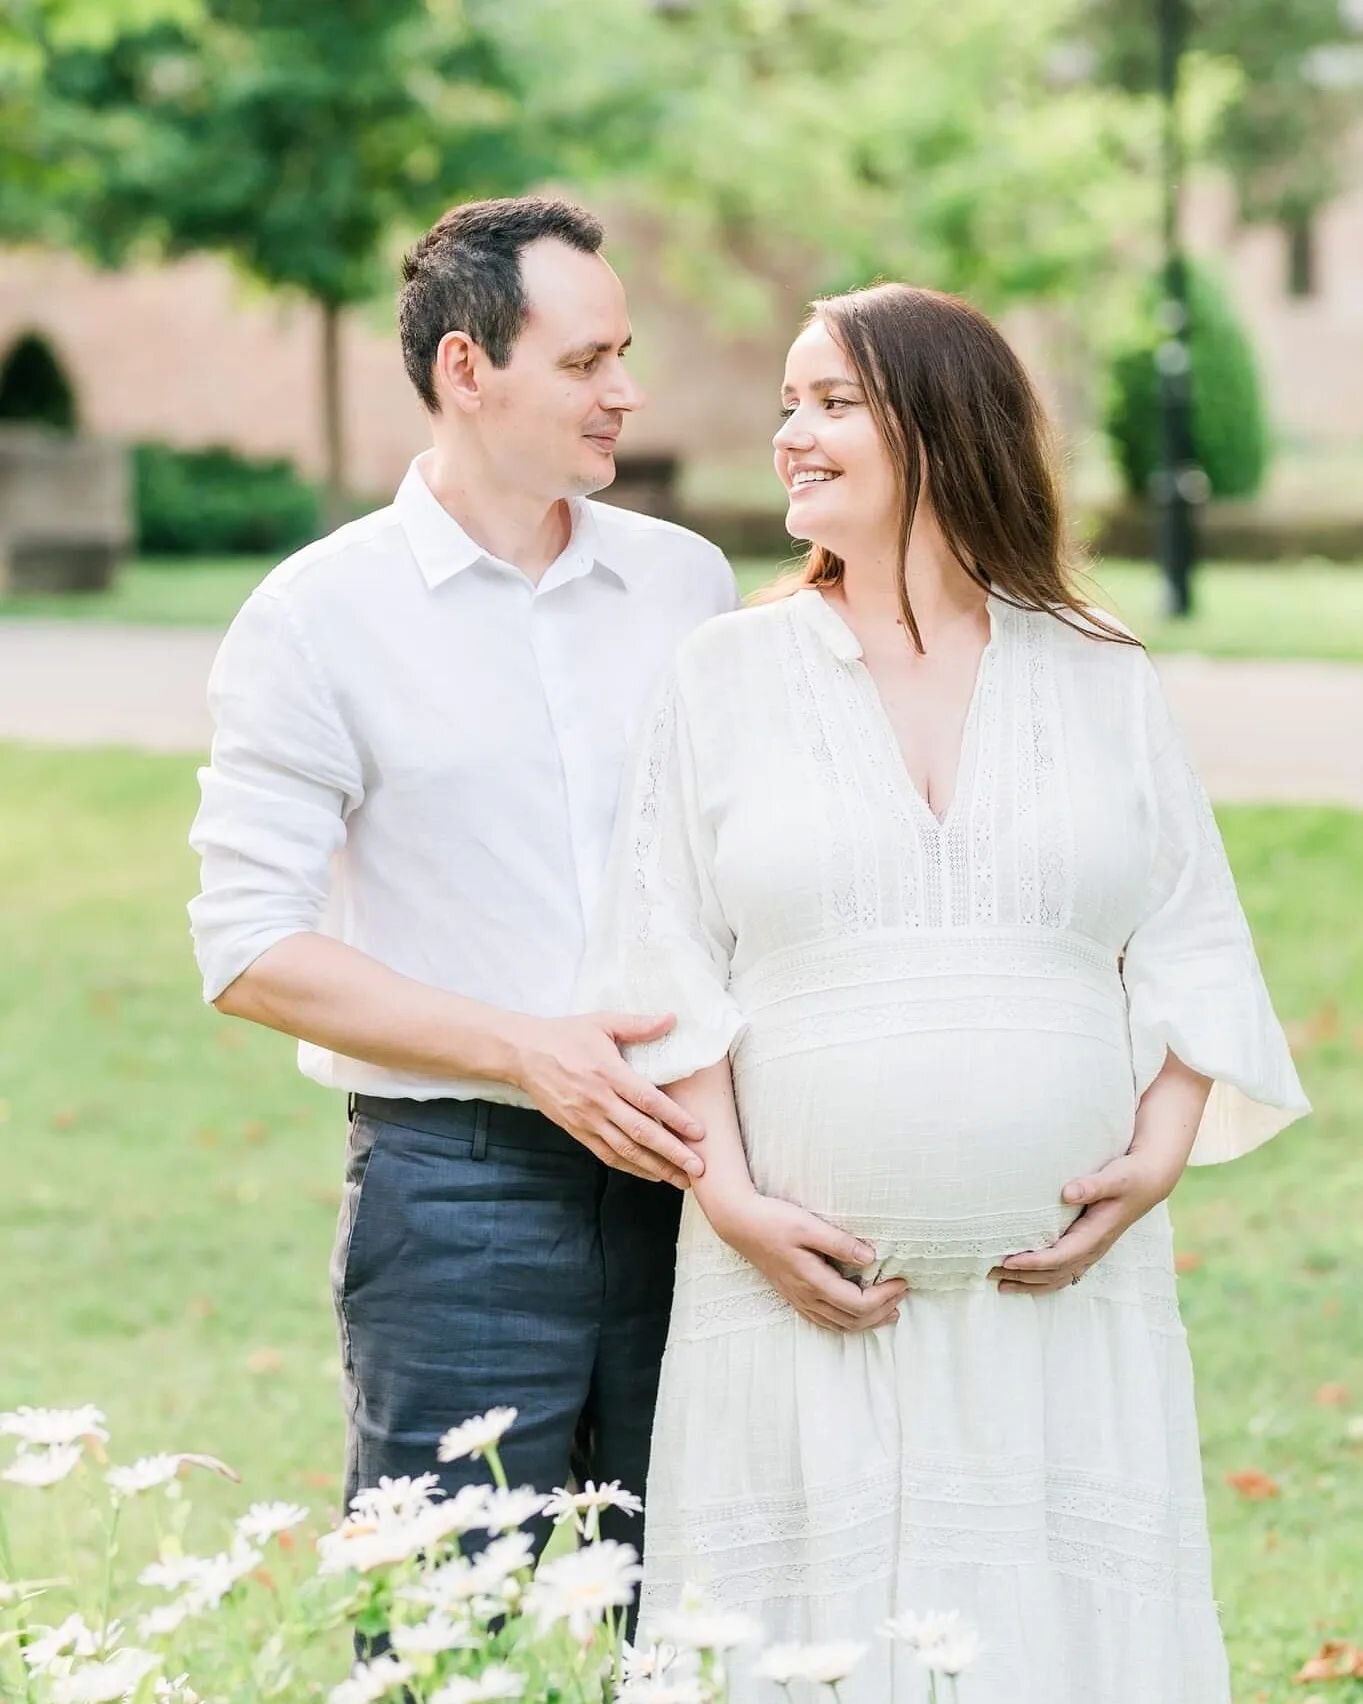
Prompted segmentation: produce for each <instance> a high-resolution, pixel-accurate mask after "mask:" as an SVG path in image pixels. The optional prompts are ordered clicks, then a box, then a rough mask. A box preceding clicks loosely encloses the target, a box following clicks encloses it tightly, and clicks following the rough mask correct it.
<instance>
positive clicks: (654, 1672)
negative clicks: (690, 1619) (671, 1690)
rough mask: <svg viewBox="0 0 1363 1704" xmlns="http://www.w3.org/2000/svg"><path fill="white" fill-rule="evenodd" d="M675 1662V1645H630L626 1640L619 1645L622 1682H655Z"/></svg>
mask: <svg viewBox="0 0 1363 1704" xmlns="http://www.w3.org/2000/svg"><path fill="white" fill-rule="evenodd" d="M676 1662H677V1648H676V1646H675V1645H657V1644H650V1645H648V1646H644V1645H637V1644H636V1645H631V1644H630V1642H629V1640H628V1639H625V1640H623V1641H622V1642H621V1645H620V1675H621V1678H622V1679H623V1680H627V1681H629V1680H657V1679H658V1677H659V1676H660V1675H664V1674H666V1673H667V1672H668V1670H669V1669H671V1668H673V1667H674V1666H675V1665H676Z"/></svg>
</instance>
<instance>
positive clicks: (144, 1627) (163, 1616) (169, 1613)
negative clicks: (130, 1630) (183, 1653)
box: [137, 1598, 193, 1640]
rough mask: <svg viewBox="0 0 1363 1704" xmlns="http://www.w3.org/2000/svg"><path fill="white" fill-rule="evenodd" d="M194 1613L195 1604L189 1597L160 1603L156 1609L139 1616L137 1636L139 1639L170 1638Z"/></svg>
mask: <svg viewBox="0 0 1363 1704" xmlns="http://www.w3.org/2000/svg"><path fill="white" fill-rule="evenodd" d="M192 1614H193V1605H192V1604H191V1603H190V1601H189V1599H188V1598H176V1599H175V1600H174V1601H173V1602H171V1603H159V1604H157V1606H156V1608H155V1609H149V1610H148V1611H147V1613H146V1614H145V1615H143V1616H139V1617H138V1621H137V1637H138V1638H139V1639H153V1640H154V1639H168V1638H169V1637H170V1636H171V1634H172V1633H177V1632H178V1631H179V1630H180V1628H181V1627H182V1626H183V1625H184V1623H185V1622H186V1621H187V1620H188V1619H189V1617H190V1615H192Z"/></svg>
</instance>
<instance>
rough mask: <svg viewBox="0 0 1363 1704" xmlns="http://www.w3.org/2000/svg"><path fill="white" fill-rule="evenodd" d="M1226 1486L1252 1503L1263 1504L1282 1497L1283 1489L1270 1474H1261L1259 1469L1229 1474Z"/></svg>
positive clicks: (1247, 1469)
mask: <svg viewBox="0 0 1363 1704" xmlns="http://www.w3.org/2000/svg"><path fill="white" fill-rule="evenodd" d="M1226 1484H1227V1485H1229V1486H1231V1487H1232V1489H1234V1490H1236V1491H1238V1492H1239V1493H1240V1495H1241V1496H1242V1497H1244V1498H1246V1499H1248V1501H1249V1502H1251V1503H1263V1502H1266V1501H1267V1500H1268V1498H1270V1497H1280V1496H1281V1495H1282V1487H1281V1486H1280V1485H1279V1484H1278V1482H1277V1480H1276V1479H1270V1478H1269V1476H1268V1474H1266V1473H1261V1472H1260V1471H1259V1469H1258V1468H1257V1467H1251V1468H1246V1469H1245V1471H1244V1472H1243V1473H1228V1474H1227V1475H1226Z"/></svg>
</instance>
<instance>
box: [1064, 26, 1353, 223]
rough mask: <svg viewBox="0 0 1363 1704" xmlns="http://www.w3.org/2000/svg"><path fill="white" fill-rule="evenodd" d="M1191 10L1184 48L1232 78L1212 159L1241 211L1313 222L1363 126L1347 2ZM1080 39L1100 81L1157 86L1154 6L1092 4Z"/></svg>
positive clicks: (1136, 87)
mask: <svg viewBox="0 0 1363 1704" xmlns="http://www.w3.org/2000/svg"><path fill="white" fill-rule="evenodd" d="M1187 10H1188V46H1189V48H1190V49H1192V50H1194V51H1196V52H1197V53H1200V54H1204V55H1211V56H1214V57H1216V58H1218V59H1221V60H1222V61H1224V62H1225V63H1226V64H1227V65H1229V66H1231V67H1233V68H1234V69H1235V71H1236V73H1237V89H1236V93H1235V96H1234V98H1233V99H1231V100H1230V101H1228V102H1227V104H1226V106H1225V108H1224V110H1223V112H1222V114H1221V117H1220V120H1219V122H1218V124H1217V126H1216V128H1215V130H1214V132H1213V134H1212V136H1211V137H1210V139H1209V152H1210V154H1211V157H1212V158H1214V159H1216V160H1218V161H1219V162H1220V163H1221V164H1222V165H1224V166H1225V167H1226V168H1227V169H1228V170H1229V171H1230V173H1231V175H1232V177H1233V178H1234V181H1235V183H1236V186H1237V189H1238V192H1239V197H1240V204H1241V210H1242V212H1243V213H1244V215H1245V216H1246V217H1247V218H1249V219H1268V220H1280V221H1284V222H1289V223H1290V222H1293V221H1296V220H1300V219H1303V218H1306V217H1309V215H1310V214H1311V213H1312V212H1314V211H1315V209H1316V208H1318V207H1321V206H1323V205H1324V204H1325V203H1326V202H1327V201H1329V200H1331V199H1332V198H1333V197H1334V196H1335V195H1337V194H1338V193H1339V190H1340V188H1341V187H1342V171H1343V169H1344V165H1345V161H1346V154H1345V148H1346V146H1347V142H1348V138H1349V136H1350V133H1351V132H1352V131H1353V130H1354V129H1355V128H1356V127H1357V125H1358V123H1359V121H1360V119H1363V83H1360V80H1359V77H1358V75H1357V73H1358V70H1359V56H1360V54H1363V45H1361V44H1360V43H1359V41H1358V37H1357V33H1356V31H1355V29H1354V28H1353V26H1352V25H1351V23H1350V13H1349V10H1348V7H1347V5H1344V4H1341V0H1291V3H1290V4H1286V5H1285V4H1283V0H1187ZM1083 33H1084V35H1085V38H1086V39H1087V40H1088V42H1089V43H1090V44H1091V45H1092V47H1093V49H1094V51H1095V53H1096V55H1097V60H1098V69H1099V73H1100V75H1101V76H1102V77H1103V78H1104V79H1106V80H1108V81H1110V82H1112V83H1114V84H1115V85H1117V86H1120V87H1122V88H1125V89H1129V90H1136V91H1146V90H1150V89H1153V88H1154V87H1155V82H1156V43H1157V37H1156V30H1155V9H1154V7H1153V6H1152V5H1142V6H1136V7H1133V6H1131V5H1130V4H1129V3H1128V0H1091V5H1090V6H1089V8H1088V14H1087V17H1086V18H1085V20H1084V23H1083ZM1341 72H1343V73H1344V74H1343V75H1341V74H1340V73H1341Z"/></svg>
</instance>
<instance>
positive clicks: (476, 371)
mask: <svg viewBox="0 0 1363 1704" xmlns="http://www.w3.org/2000/svg"><path fill="white" fill-rule="evenodd" d="M482 363H483V352H482V350H481V349H480V348H479V347H478V345H477V344H476V343H475V342H474V341H473V339H472V338H471V337H470V336H469V334H468V333H467V332H466V331H447V332H446V333H445V335H444V336H443V337H442V338H441V339H440V343H439V346H438V347H437V349H436V352H435V363H434V366H433V369H432V375H431V376H432V378H433V380H434V382H435V390H436V395H437V396H438V397H439V398H440V400H441V402H442V403H445V402H448V403H449V404H450V405H451V406H452V407H454V408H457V409H459V410H460V411H461V412H462V413H465V414H472V413H473V412H474V411H475V410H476V409H477V408H478V407H479V406H480V404H481V402H482V389H481V385H480V382H479V380H480V368H481V367H482Z"/></svg>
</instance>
